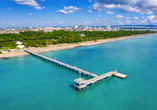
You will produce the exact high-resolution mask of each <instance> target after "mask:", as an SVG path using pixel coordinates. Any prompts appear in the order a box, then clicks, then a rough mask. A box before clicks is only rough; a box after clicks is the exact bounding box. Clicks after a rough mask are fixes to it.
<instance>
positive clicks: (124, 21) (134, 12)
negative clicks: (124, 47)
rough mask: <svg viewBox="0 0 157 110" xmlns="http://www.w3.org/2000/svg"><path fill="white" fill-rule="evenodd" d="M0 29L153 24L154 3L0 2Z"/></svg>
mask: <svg viewBox="0 0 157 110" xmlns="http://www.w3.org/2000/svg"><path fill="white" fill-rule="evenodd" d="M0 10H1V16H2V17H1V18H0V27H2V28H3V27H18V26H19V27H29V26H32V27H36V26H74V25H81V24H82V25H84V26H99V25H157V11H156V10H157V2H155V1H154V0H149V1H147V0H134V1H129V0H79V1H73V0H68V1H63V0H57V1H52V0H2V1H1V6H0Z"/></svg>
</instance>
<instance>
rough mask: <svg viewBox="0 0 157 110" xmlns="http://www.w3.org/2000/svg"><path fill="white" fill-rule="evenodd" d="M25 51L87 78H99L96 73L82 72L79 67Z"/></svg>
mask: <svg viewBox="0 0 157 110" xmlns="http://www.w3.org/2000/svg"><path fill="white" fill-rule="evenodd" d="M24 51H25V52H27V53H29V54H31V55H33V56H36V57H38V58H41V59H43V60H46V61H48V62H52V63H54V64H56V65H58V66H61V67H64V68H66V69H69V70H72V71H74V72H77V73H79V74H81V75H85V76H87V77H90V78H94V77H97V76H98V75H96V74H94V73H91V72H88V71H85V70H82V69H80V68H77V67H75V66H71V65H68V64H66V63H62V62H60V61H57V60H55V59H51V58H48V57H45V56H43V55H40V54H37V53H33V52H30V51H29V50H24Z"/></svg>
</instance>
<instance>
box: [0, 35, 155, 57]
mask: <svg viewBox="0 0 157 110" xmlns="http://www.w3.org/2000/svg"><path fill="white" fill-rule="evenodd" d="M155 34H157V33H153V34H152V33H151V34H140V35H134V36H124V37H118V38H108V39H100V40H97V41H96V42H95V41H85V42H79V43H72V44H67V43H66V44H57V45H47V47H44V48H29V49H28V50H30V51H32V52H35V53H43V52H50V51H57V50H64V49H71V48H76V47H82V46H90V45H96V44H101V43H106V42H111V41H116V40H123V39H128V38H134V37H140V36H147V35H155ZM23 55H29V54H28V53H26V52H24V51H22V52H8V53H3V54H0V58H2V57H8V58H10V57H16V56H23Z"/></svg>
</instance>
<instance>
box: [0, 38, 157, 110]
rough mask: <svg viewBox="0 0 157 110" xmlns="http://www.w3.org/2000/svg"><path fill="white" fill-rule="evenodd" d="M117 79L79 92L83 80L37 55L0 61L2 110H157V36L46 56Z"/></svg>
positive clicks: (49, 53) (57, 52) (0, 102)
mask: <svg viewBox="0 0 157 110" xmlns="http://www.w3.org/2000/svg"><path fill="white" fill-rule="evenodd" d="M41 54H42V55H45V56H47V57H50V58H54V59H57V60H59V61H62V62H65V63H68V64H70V65H73V66H77V67H79V68H81V69H84V70H87V71H90V72H93V73H96V74H98V75H101V74H103V73H105V72H109V71H112V70H115V69H117V70H118V72H120V73H123V74H126V75H128V77H127V78H126V79H119V78H116V77H111V78H109V79H106V80H103V81H102V82H99V83H97V84H94V85H92V86H90V87H87V88H86V89H85V90H84V91H81V92H79V91H76V90H75V89H74V88H73V87H72V84H74V81H73V80H74V79H76V78H78V77H79V75H78V74H76V73H74V72H72V71H69V70H67V69H64V68H61V67H58V66H56V65H54V64H51V63H48V62H45V61H43V60H41V59H38V58H36V57H33V56H31V55H26V56H20V57H14V58H10V59H7V60H3V59H0V110H35V109H36V110H80V109H83V110H89V109H90V110H105V109H106V110H115V109H116V110H133V109H135V110H148V109H151V110H156V109H157V105H156V103H157V80H156V79H157V67H156V62H157V35H151V36H144V37H137V38H131V39H125V40H119V41H113V42H108V43H104V44H98V45H92V46H88V47H79V48H74V49H67V50H61V51H55V52H47V53H41Z"/></svg>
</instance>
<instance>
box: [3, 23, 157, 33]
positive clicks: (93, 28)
mask: <svg viewBox="0 0 157 110" xmlns="http://www.w3.org/2000/svg"><path fill="white" fill-rule="evenodd" d="M40 30H43V31H44V32H52V31H54V30H56V31H59V30H64V31H120V30H122V31H146V30H151V31H157V27H152V26H151V27H146V26H110V25H108V26H83V25H80V26H76V25H75V26H73V27H70V26H69V27H59V26H58V27H28V28H2V29H0V34H4V33H6V34H9V33H14V34H19V33H20V32H24V31H40Z"/></svg>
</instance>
